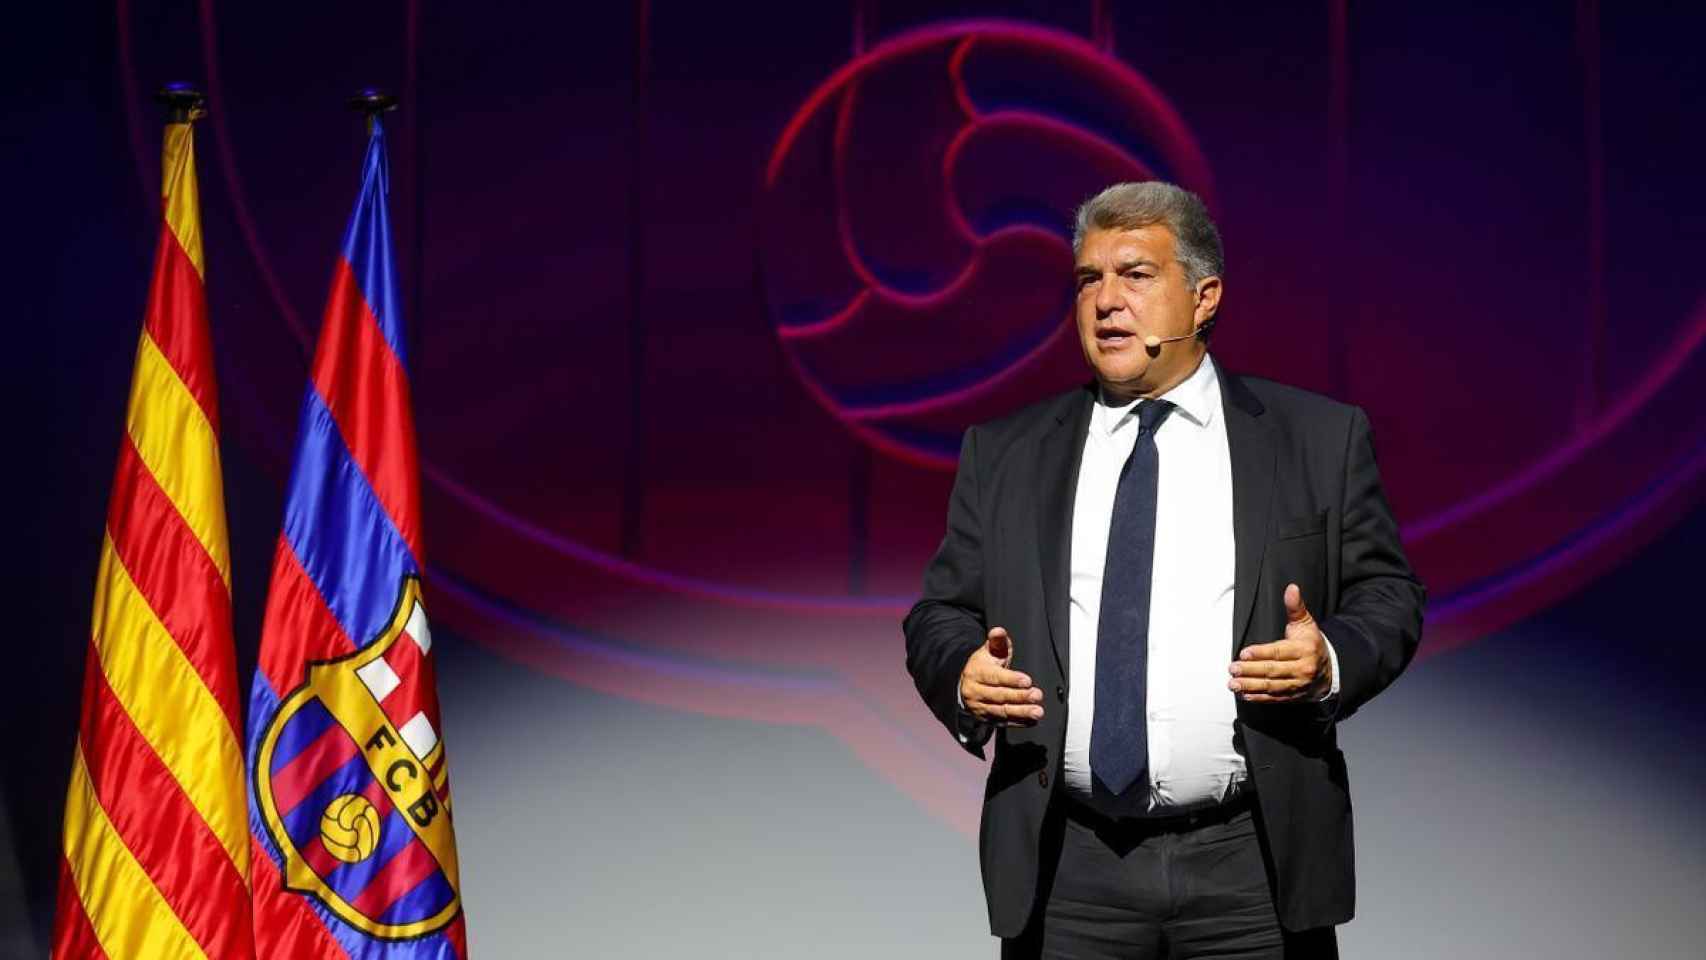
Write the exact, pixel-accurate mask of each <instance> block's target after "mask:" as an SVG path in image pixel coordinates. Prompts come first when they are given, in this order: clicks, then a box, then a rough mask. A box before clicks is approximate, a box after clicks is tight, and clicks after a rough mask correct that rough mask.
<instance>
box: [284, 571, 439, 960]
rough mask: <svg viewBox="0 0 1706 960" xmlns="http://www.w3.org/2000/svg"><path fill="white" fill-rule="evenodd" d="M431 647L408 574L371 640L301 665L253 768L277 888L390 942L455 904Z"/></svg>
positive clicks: (420, 932)
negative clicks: (300, 678) (279, 860)
mask: <svg viewBox="0 0 1706 960" xmlns="http://www.w3.org/2000/svg"><path fill="white" fill-rule="evenodd" d="M431 649H432V633H431V631H430V630H429V629H428V627H427V620H426V612H425V609H424V608H423V607H422V605H421V601H420V581H419V580H418V579H416V578H415V577H412V576H411V577H405V578H404V579H403V584H402V588H401V590H400V591H399V595H398V599H397V606H396V609H395V611H394V612H393V614H392V616H391V620H390V622H389V624H387V626H386V627H385V629H384V631H382V632H381V633H380V635H379V636H378V637H377V638H376V639H375V640H374V641H373V642H372V643H370V644H368V645H367V646H365V647H363V648H362V649H360V650H358V651H356V652H355V653H353V654H350V655H349V656H347V657H340V658H338V659H335V660H326V661H317V662H313V663H310V664H309V666H308V671H307V678H306V679H305V681H304V682H303V684H302V686H300V687H298V688H297V689H296V690H295V691H293V692H292V693H291V694H290V695H289V696H288V697H286V698H285V700H284V703H283V704H282V705H281V706H280V707H279V711H278V713H277V714H276V715H275V716H274V717H273V720H272V723H271V724H270V725H268V727H267V729H266V733H265V735H264V736H263V737H262V741H261V746H260V750H259V752H258V758H259V759H258V761H257V762H256V764H255V771H254V776H255V787H256V790H255V794H256V796H258V797H259V798H260V807H261V810H260V813H261V819H262V821H263V822H264V824H265V825H266V829H267V832H268V833H269V834H270V835H271V837H272V840H273V842H274V843H275V844H277V845H278V848H279V850H280V851H281V852H282V853H283V854H284V860H285V870H284V884H285V887H286V888H287V889H290V890H295V891H298V892H301V893H306V894H308V895H310V896H313V897H315V898H316V899H318V900H319V901H320V902H321V903H323V904H325V905H326V907H327V908H328V909H330V910H331V911H332V912H333V913H334V914H336V915H337V916H338V917H339V918H341V919H343V920H344V921H345V922H347V923H349V924H350V925H351V926H354V927H355V928H357V929H359V930H361V931H363V932H365V933H367V934H369V935H371V936H375V937H382V938H386V939H393V940H402V939H410V938H414V937H422V936H426V935H428V934H431V933H434V932H436V931H438V930H441V929H443V928H444V927H445V926H446V925H448V924H449V923H450V921H451V920H453V919H454V918H455V917H456V914H457V911H458V910H460V909H461V898H460V897H459V895H458V889H459V887H458V879H457V864H456V842H455V834H454V833H453V831H452V829H451V825H450V789H449V778H448V775H447V773H448V772H447V769H446V766H445V762H444V745H443V744H442V743H441V742H440V741H439V735H438V731H439V729H440V728H439V720H438V716H437V706H436V697H435V696H434V695H433V691H434V689H435V685H434V682H433V676H432V661H431V660H430V659H428V657H427V654H428V653H429V652H430V651H431Z"/></svg>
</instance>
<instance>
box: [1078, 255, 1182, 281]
mask: <svg viewBox="0 0 1706 960" xmlns="http://www.w3.org/2000/svg"><path fill="white" fill-rule="evenodd" d="M1132 267H1152V268H1154V269H1157V270H1159V269H1160V268H1161V265H1160V264H1158V263H1156V262H1155V261H1154V260H1151V259H1149V258H1148V257H1137V258H1135V259H1130V260H1121V261H1119V264H1118V266H1116V267H1115V268H1114V272H1115V273H1124V272H1126V271H1127V270H1130V269H1131V268H1132ZM1101 272H1102V270H1101V268H1099V267H1096V266H1093V265H1091V264H1088V263H1081V264H1079V265H1078V266H1076V267H1074V268H1072V275H1073V276H1076V277H1085V276H1095V275H1097V274H1099V273H1101Z"/></svg>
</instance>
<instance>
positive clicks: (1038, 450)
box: [905, 361, 1425, 937]
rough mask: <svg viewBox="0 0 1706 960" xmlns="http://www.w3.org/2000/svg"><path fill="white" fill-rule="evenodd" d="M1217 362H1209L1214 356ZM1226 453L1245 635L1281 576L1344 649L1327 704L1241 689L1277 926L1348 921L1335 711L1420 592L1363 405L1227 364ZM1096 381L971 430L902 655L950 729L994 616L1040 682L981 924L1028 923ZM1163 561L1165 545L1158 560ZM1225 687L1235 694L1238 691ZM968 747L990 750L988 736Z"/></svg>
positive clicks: (1268, 619)
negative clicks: (1037, 708)
mask: <svg viewBox="0 0 1706 960" xmlns="http://www.w3.org/2000/svg"><path fill="white" fill-rule="evenodd" d="M1209 362H1212V361H1209ZM1216 369H1217V371H1218V372H1219V375H1220V383H1221V395H1222V399H1223V400H1224V409H1225V416H1226V433H1227V441H1228V444H1229V446H1230V449H1231V458H1232V511H1233V536H1234V539H1235V541H1236V554H1237V556H1236V573H1235V576H1236V581H1235V586H1234V591H1233V594H1234V599H1233V637H1232V640H1231V643H1230V645H1229V646H1228V648H1227V651H1226V654H1227V662H1228V663H1230V662H1231V661H1232V659H1233V658H1234V657H1235V656H1236V654H1237V650H1239V649H1241V648H1243V647H1245V646H1248V645H1250V644H1256V643H1268V642H1272V641H1274V640H1278V639H1280V638H1281V636H1283V634H1284V632H1285V622H1286V615H1285V601H1284V598H1283V593H1284V590H1285V587H1286V584H1288V583H1296V584H1297V585H1298V586H1299V587H1300V588H1302V591H1303V598H1304V602H1305V604H1306V605H1307V606H1308V607H1309V610H1310V612H1311V613H1312V614H1313V615H1314V616H1315V618H1316V620H1317V621H1318V622H1319V623H1320V626H1321V629H1322V631H1323V632H1324V633H1325V634H1326V635H1327V637H1328V639H1329V640H1330V641H1331V642H1332V644H1333V649H1334V651H1335V652H1336V653H1337V654H1338V660H1339V674H1340V677H1339V683H1340V692H1339V695H1338V697H1337V698H1336V699H1335V701H1332V702H1330V703H1329V704H1327V705H1322V704H1313V703H1285V704H1252V703H1245V702H1242V701H1240V702H1239V703H1238V723H1237V726H1236V734H1235V738H1236V739H1235V742H1236V743H1237V744H1238V745H1239V747H1240V748H1241V750H1242V752H1243V754H1244V757H1245V759H1246V762H1247V763H1248V764H1249V768H1250V773H1251V776H1252V778H1253V779H1254V782H1255V786H1256V797H1257V803H1258V814H1259V815H1258V826H1259V829H1260V831H1261V835H1262V838H1263V842H1264V846H1265V848H1266V853H1267V855H1268V859H1269V863H1270V866H1271V869H1272V870H1273V872H1274V882H1275V897H1276V901H1277V904H1278V908H1279V915H1280V921H1281V923H1282V924H1284V925H1285V926H1286V927H1287V928H1288V929H1293V930H1301V929H1306V928H1310V927H1319V926H1326V925H1329V924H1337V923H1343V922H1345V921H1347V920H1349V919H1350V918H1351V914H1352V912H1353V909H1354V906H1355V890H1354V886H1355V882H1354V873H1353V856H1352V849H1351V800H1350V790H1349V786H1348V784H1347V782H1346V774H1345V759H1344V755H1343V754H1341V753H1340V752H1339V748H1338V745H1337V737H1336V724H1337V723H1339V722H1340V721H1343V720H1344V719H1345V718H1346V717H1348V716H1350V715H1351V714H1352V713H1355V712H1356V710H1357V708H1359V707H1361V706H1362V705H1363V704H1364V703H1366V702H1368V700H1369V698H1371V697H1373V696H1374V695H1375V694H1377V693H1379V692H1380V691H1381V690H1382V689H1384V688H1385V687H1386V685H1387V684H1389V683H1391V682H1392V681H1393V679H1395V678H1396V677H1397V676H1398V674H1399V672H1400V671H1402V670H1403V669H1404V667H1405V665H1406V664H1408V663H1409V662H1410V658H1411V657H1412V656H1413V655H1414V654H1415V651H1416V645H1417V643H1418V641H1419V640H1420V638H1421V627H1422V601H1423V597H1424V592H1425V591H1424V590H1423V587H1422V584H1421V582H1420V581H1418V580H1417V579H1416V577H1415V575H1414V574H1413V573H1411V571H1410V565H1409V562H1408V561H1407V560H1405V558H1404V552H1403V549H1402V548H1401V547H1400V545H1399V542H1398V527H1397V524H1396V523H1395V522H1394V521H1393V519H1392V512H1391V510H1390V509H1389V508H1388V507H1387V504H1386V497H1385V495H1384V493H1382V491H1381V486H1380V474H1379V471H1378V470H1377V469H1376V467H1375V463H1374V447H1373V444H1372V441H1371V439H1370V436H1369V426H1368V418H1367V416H1366V415H1365V414H1364V413H1363V412H1362V410H1361V409H1359V408H1357V407H1353V406H1348V405H1346V404H1341V403H1336V402H1334V401H1332V400H1329V399H1327V398H1325V397H1321V396H1318V395H1316V394H1312V393H1308V392H1305V391H1303V390H1298V389H1295V388H1292V387H1287V386H1283V385H1281V384H1277V383H1273V382H1271V381H1267V380H1260V379H1256V378H1253V377H1251V378H1242V377H1237V376H1233V375H1231V374H1228V373H1227V372H1226V371H1225V370H1224V368H1220V367H1217V368H1216ZM1094 397H1095V388H1094V387H1093V386H1092V385H1087V386H1085V387H1083V388H1079V389H1076V390H1072V391H1070V392H1068V393H1065V394H1062V395H1060V396H1057V397H1054V398H1052V399H1049V400H1046V401H1044V402H1042V403H1039V404H1035V405H1033V406H1031V407H1029V408H1027V409H1025V410H1022V411H1020V412H1019V413H1017V414H1014V415H1013V416H1011V417H1008V418H1006V419H1004V420H998V421H996V422H994V423H989V424H985V425H982V426H977V427H973V428H972V429H971V430H968V431H967V432H966V435H965V440H964V442H963V444H962V446H961V448H960V463H959V471H958V473H957V475H956V476H955V479H954V487H953V493H952V496H951V499H950V501H949V505H948V532H947V536H946V537H945V538H944V539H943V541H942V546H941V548H940V549H939V550H938V551H937V552H936V556H935V558H934V559H933V560H932V561H931V562H930V567H929V569H928V570H926V572H925V574H924V596H923V599H921V600H919V602H918V603H917V604H916V605H915V606H914V607H913V608H912V612H911V613H909V614H908V615H907V617H906V623H905V632H906V661H907V669H908V670H909V671H910V672H911V673H912V677H913V680H914V682H915V683H916V684H917V685H918V692H919V693H920V694H922V695H923V697H924V702H925V704H927V705H928V706H929V708H930V710H931V712H933V713H934V714H935V715H936V717H937V718H938V719H939V720H941V721H942V723H943V724H945V725H946V726H947V727H948V729H949V731H950V733H951V732H953V731H954V730H955V729H956V721H957V719H958V718H957V712H958V701H957V700H956V694H957V692H958V686H959V677H960V671H961V670H962V669H963V668H964V666H965V663H966V660H967V659H968V658H969V657H970V656H971V654H972V653H973V652H974V651H976V650H977V648H978V647H979V646H981V645H982V644H983V642H984V639H985V634H986V631H987V629H988V628H989V627H994V626H1002V627H1006V628H1007V630H1008V632H1009V633H1011V634H1012V636H1013V640H1014V662H1013V668H1014V669H1015V670H1022V671H1024V672H1025V673H1028V674H1030V675H1031V677H1032V678H1033V680H1034V681H1035V682H1036V683H1037V685H1038V686H1040V687H1041V688H1042V689H1043V692H1044V694H1045V697H1046V699H1045V701H1044V704H1045V706H1044V717H1043V720H1042V722H1041V723H1039V724H1037V725H1036V726H1034V727H1030V728H1022V727H1011V728H1004V729H1001V730H999V731H998V732H997V733H996V736H995V761H994V764H993V766H992V767H991V768H990V773H989V783H988V786H987V788H986V790H985V791H984V801H983V826H982V830H981V831H980V833H981V837H980V846H981V853H982V861H983V884H984V892H985V895H986V896H987V898H988V904H989V924H990V930H991V932H993V933H994V934H996V935H997V936H1003V937H1011V936H1016V935H1018V934H1019V933H1020V932H1021V931H1022V930H1023V929H1024V927H1025V924H1026V922H1027V920H1028V918H1029V917H1030V914H1031V910H1032V906H1033V904H1034V902H1035V900H1036V897H1037V873H1038V846H1039V836H1040V834H1041V832H1042V827H1043V821H1044V817H1045V815H1046V814H1047V812H1048V809H1049V805H1050V803H1051V801H1053V799H1054V798H1055V796H1056V789H1057V786H1058V784H1059V782H1060V779H1061V754H1062V752H1063V749H1064V746H1065V739H1066V698H1067V690H1066V682H1067V680H1066V678H1067V677H1069V676H1070V675H1071V674H1070V672H1069V671H1068V668H1067V663H1068V657H1069V655H1070V653H1071V643H1070V640H1069V638H1068V636H1067V584H1068V572H1069V571H1068V565H1069V563H1070V558H1071V543H1070V541H1071V537H1072V505H1073V498H1074V491H1075V490H1076V488H1077V481H1078V464H1079V460H1080V458H1081V456H1082V454H1083V450H1084V440H1085V435H1086V431H1087V429H1088V424H1089V417H1090V408H1091V404H1092V403H1093V401H1094ZM1156 562H1157V563H1164V562H1165V559H1164V558H1157V561H1156ZM1228 696H1231V693H1230V692H1229V693H1228ZM967 749H969V750H971V751H972V752H973V753H976V754H977V755H978V756H980V757H981V756H983V748H982V746H981V745H978V744H975V743H974V744H970V745H968V746H967Z"/></svg>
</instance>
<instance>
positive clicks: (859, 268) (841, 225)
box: [832, 87, 981, 307]
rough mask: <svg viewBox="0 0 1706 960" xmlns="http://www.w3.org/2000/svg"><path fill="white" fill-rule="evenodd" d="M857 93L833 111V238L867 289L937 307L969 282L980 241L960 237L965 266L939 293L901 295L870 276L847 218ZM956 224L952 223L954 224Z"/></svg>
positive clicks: (972, 236)
mask: <svg viewBox="0 0 1706 960" xmlns="http://www.w3.org/2000/svg"><path fill="white" fill-rule="evenodd" d="M857 89H858V88H857V87H848V88H847V93H846V95H845V96H843V97H842V98H841V106H840V107H839V108H837V110H836V116H835V149H834V150H833V151H832V153H833V155H834V157H835V162H834V174H833V185H834V190H835V230H836V236H837V238H838V239H839V240H840V241H841V252H842V256H844V257H846V258H847V265H848V267H850V268H851V269H852V270H853V275H854V276H856V277H858V278H859V282H861V283H863V284H864V285H865V286H866V287H867V288H868V289H872V290H877V291H879V292H881V293H882V294H883V295H884V296H885V297H887V298H889V299H890V300H893V301H894V302H896V303H901V304H905V305H906V306H909V307H927V306H931V305H933V304H936V303H940V302H941V301H942V300H944V299H946V298H948V297H951V296H953V295H954V294H956V293H958V292H959V291H960V289H961V288H962V287H964V286H965V285H966V284H967V283H969V282H970V281H971V275H972V273H973V272H974V271H975V270H976V268H977V261H978V254H979V252H980V250H981V245H980V241H979V239H978V236H977V234H975V233H969V232H968V233H965V234H964V239H965V241H966V243H967V244H969V245H970V246H971V254H970V256H968V257H966V262H965V264H964V265H962V266H961V267H960V272H959V275H958V276H956V277H954V279H952V280H950V281H948V282H947V283H946V284H944V285H943V286H942V287H941V289H939V290H934V291H931V292H930V293H923V294H916V293H903V292H901V291H899V290H895V289H893V288H891V287H889V286H888V285H887V284H885V283H883V281H882V280H881V279H879V278H878V277H877V275H876V274H875V273H874V272H872V270H871V268H870V266H869V265H868V264H866V263H865V258H864V257H863V256H862V255H861V254H860V253H859V244H858V241H856V240H855V239H853V224H852V221H851V218H850V217H849V216H848V203H847V178H846V169H847V157H846V153H847V151H846V137H847V125H848V124H849V123H851V122H852V121H851V117H852V115H853V99H854V93H855V92H856V91H857ZM946 206H949V207H951V206H953V204H952V203H951V202H950V203H948V204H946ZM949 219H950V220H954V218H953V217H949ZM958 222H959V221H958V220H955V223H956V224H958Z"/></svg>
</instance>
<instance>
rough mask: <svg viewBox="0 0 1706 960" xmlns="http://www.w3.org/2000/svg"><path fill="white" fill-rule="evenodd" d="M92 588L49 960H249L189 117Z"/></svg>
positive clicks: (168, 183)
mask: <svg viewBox="0 0 1706 960" xmlns="http://www.w3.org/2000/svg"><path fill="white" fill-rule="evenodd" d="M163 172H164V181H165V185H164V186H165V223H164V224H163V225H162V227H161V230H160V243H159V248H158V251H157V253H156V255H155V259H154V278H153V285H152V288H151V290H150V291H149V297H148V311H147V316H146V319H145V321H144V325H143V331H142V342H141V344H140V345H139V346H138V348H137V351H136V369H135V373H134V374H133V376H132V380H131V388H130V405H129V409H128V412H127V413H126V417H125V431H124V438H123V440H122V442H121V443H120V445H119V456H118V470H117V474H116V476H115V477H114V479H113V492H112V502H111V505H110V506H109V508H108V512H107V527H106V537H105V538H104V542H103V543H102V545H101V560H100V570H99V573H98V574H97V575H96V580H95V611H94V623H93V626H92V628H91V634H90V643H89V655H88V663H87V665H86V666H85V668H84V685H83V714H82V719H81V722H80V725H79V731H78V742H77V750H76V753H75V755H74V756H73V758H72V763H71V788H70V790H69V791H68V794H67V797H66V803H65V837H64V859H63V860H62V861H61V864H60V880H59V903H58V913H57V916H56V918H55V920H54V938H53V940H54V942H53V956H54V957H56V958H71V957H76V958H85V957H108V958H111V960H143V958H155V957H171V958H179V957H185V958H188V957H210V958H226V957H245V958H247V957H251V956H252V955H253V953H254V945H253V940H254V937H253V929H252V924H251V921H250V914H249V893H248V884H249V838H248V829H247V807H246V801H245V794H244V789H243V751H242V748H241V745H240V743H239V740H238V734H237V731H239V730H241V729H242V726H241V724H240V722H239V717H238V713H237V703H238V699H237V667H236V652H235V648H234V646H233V643H232V637H231V561H230V552H229V550H228V548H227V543H226V533H225V498H224V492H223V483H222V481H221V478H220V468H219V407H218V402H217V398H216V395H215V391H214V382H213V351H212V344H211V342H210V340H209V337H208V326H207V301H206V296H205V294H204V291H203V287H202V248H201V210H200V204H199V200H198V198H197V195H196V177H195V141H194V135H193V133H192V130H191V125H190V124H189V123H188V122H182V123H169V124H167V125H166V142H165V150H164V171H163Z"/></svg>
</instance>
